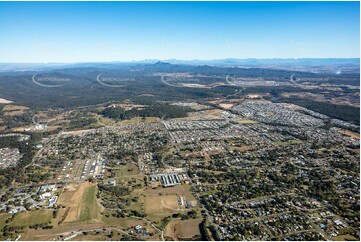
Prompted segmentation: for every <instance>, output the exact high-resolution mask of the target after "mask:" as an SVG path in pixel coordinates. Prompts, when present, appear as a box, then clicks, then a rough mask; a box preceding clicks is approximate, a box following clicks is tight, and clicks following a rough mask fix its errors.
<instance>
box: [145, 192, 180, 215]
mask: <svg viewBox="0 0 361 242" xmlns="http://www.w3.org/2000/svg"><path fill="white" fill-rule="evenodd" d="M179 209H181V207H180V206H179V205H178V196H176V195H161V196H147V197H146V198H145V206H144V210H145V213H146V214H148V213H172V212H173V211H175V210H179Z"/></svg>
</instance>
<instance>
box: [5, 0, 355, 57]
mask: <svg viewBox="0 0 361 242" xmlns="http://www.w3.org/2000/svg"><path fill="white" fill-rule="evenodd" d="M0 13H1V14H0V62H22V63H24V62H93V61H129V60H142V59H162V60H165V59H173V58H174V59H184V60H190V59H221V58H333V57H335V58H340V57H341V58H348V57H359V53H360V22H359V21H360V6H359V2H0Z"/></svg>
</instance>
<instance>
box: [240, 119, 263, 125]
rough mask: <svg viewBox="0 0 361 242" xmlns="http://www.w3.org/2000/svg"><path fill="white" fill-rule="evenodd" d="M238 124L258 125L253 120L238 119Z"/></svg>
mask: <svg viewBox="0 0 361 242" xmlns="http://www.w3.org/2000/svg"><path fill="white" fill-rule="evenodd" d="M236 122H237V123H238V124H256V123H258V122H257V121H255V120H252V119H238V120H236Z"/></svg>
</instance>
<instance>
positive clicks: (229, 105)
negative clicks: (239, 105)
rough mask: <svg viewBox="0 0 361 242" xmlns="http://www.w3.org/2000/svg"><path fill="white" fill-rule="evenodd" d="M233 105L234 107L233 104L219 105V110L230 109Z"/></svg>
mask: <svg viewBox="0 0 361 242" xmlns="http://www.w3.org/2000/svg"><path fill="white" fill-rule="evenodd" d="M234 105H235V104H234V103H221V104H219V106H220V107H221V108H225V109H230V108H232V107H233V106H234Z"/></svg>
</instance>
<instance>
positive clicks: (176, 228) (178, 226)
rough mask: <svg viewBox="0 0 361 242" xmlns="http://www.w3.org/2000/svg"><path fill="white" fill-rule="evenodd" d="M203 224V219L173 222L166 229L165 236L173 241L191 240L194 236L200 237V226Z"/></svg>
mask: <svg viewBox="0 0 361 242" xmlns="http://www.w3.org/2000/svg"><path fill="white" fill-rule="evenodd" d="M201 222H202V219H193V220H174V221H171V222H169V224H168V225H167V227H166V228H165V232H164V236H165V237H170V238H172V239H173V240H180V239H181V240H184V239H191V238H193V237H194V236H197V235H198V236H200V231H199V224H200V223H201Z"/></svg>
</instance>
